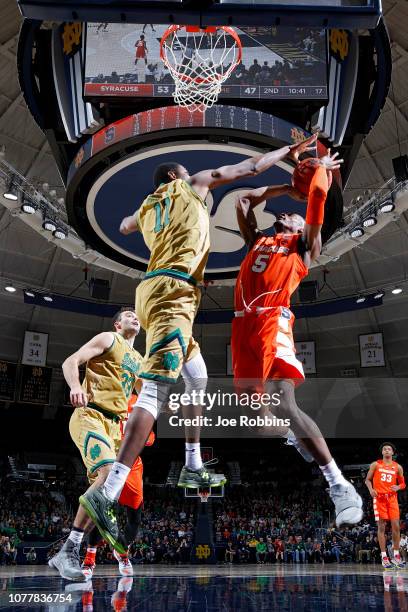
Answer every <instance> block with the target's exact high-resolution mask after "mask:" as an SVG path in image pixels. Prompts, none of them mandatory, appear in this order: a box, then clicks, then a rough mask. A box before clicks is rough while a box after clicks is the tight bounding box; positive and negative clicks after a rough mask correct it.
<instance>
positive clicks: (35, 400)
mask: <svg viewBox="0 0 408 612" xmlns="http://www.w3.org/2000/svg"><path fill="white" fill-rule="evenodd" d="M51 376H52V368H40V367H39V366H27V365H26V366H22V374H21V383H20V393H19V398H18V399H19V401H20V402H23V403H27V404H44V405H47V404H49V403H50V389H51Z"/></svg>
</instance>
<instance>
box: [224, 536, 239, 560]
mask: <svg viewBox="0 0 408 612" xmlns="http://www.w3.org/2000/svg"><path fill="white" fill-rule="evenodd" d="M236 554H237V550H236V548H235V546H234V545H233V543H232V542H231V541H229V542H228V544H227V548H226V549H225V563H233V562H234V559H235V555H236Z"/></svg>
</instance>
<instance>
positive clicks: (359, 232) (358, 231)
mask: <svg viewBox="0 0 408 612" xmlns="http://www.w3.org/2000/svg"><path fill="white" fill-rule="evenodd" d="M361 236H364V230H363V228H362V227H355V228H354V229H352V230H351V231H350V238H361Z"/></svg>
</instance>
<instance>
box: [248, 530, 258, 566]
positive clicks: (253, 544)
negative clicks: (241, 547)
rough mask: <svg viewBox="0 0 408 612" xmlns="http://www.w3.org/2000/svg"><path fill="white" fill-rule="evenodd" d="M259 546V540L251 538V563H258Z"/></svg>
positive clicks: (249, 542) (249, 543) (249, 546)
mask: <svg viewBox="0 0 408 612" xmlns="http://www.w3.org/2000/svg"><path fill="white" fill-rule="evenodd" d="M257 544H258V540H257V539H256V538H255V537H254V536H251V538H250V539H249V540H248V548H249V562H250V563H255V561H256V546H257Z"/></svg>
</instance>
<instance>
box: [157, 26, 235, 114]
mask: <svg viewBox="0 0 408 612" xmlns="http://www.w3.org/2000/svg"><path fill="white" fill-rule="evenodd" d="M160 57H161V59H162V61H163V62H164V64H165V66H166V67H167V68H168V69H169V71H170V74H171V76H172V77H173V79H174V83H175V86H176V88H175V92H174V94H173V97H174V100H175V102H176V104H178V105H179V106H184V107H186V108H187V109H188V110H189V111H190V112H195V111H200V112H202V113H203V112H204V111H205V110H206V109H207V108H210V107H211V106H213V104H215V102H217V100H218V96H219V94H220V92H221V87H222V84H223V83H224V82H225V81H226V80H227V79H228V77H229V76H230V75H231V73H232V72H233V70H234V69H235V68H236V66H238V64H239V63H240V61H241V58H242V45H241V40H240V38H239V36H238V34H237V33H236V32H235V30H234V29H233V28H230V27H228V26H210V27H207V28H200V27H198V26H181V25H172V26H170V27H169V28H167V30H166V31H165V32H164V34H163V36H162V39H161V41H160Z"/></svg>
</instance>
